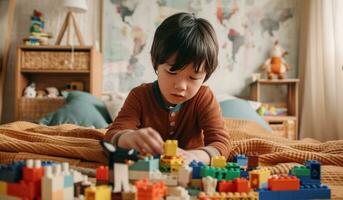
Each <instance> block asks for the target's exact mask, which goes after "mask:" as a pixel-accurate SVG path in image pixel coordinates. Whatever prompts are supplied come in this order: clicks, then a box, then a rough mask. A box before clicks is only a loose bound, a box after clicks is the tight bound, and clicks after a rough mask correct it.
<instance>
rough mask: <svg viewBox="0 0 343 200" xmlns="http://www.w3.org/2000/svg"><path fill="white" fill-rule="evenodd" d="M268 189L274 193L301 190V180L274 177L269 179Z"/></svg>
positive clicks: (292, 177)
mask: <svg viewBox="0 0 343 200" xmlns="http://www.w3.org/2000/svg"><path fill="white" fill-rule="evenodd" d="M268 188H269V190H272V191H285V190H299V189H300V180H299V179H298V178H297V177H295V176H274V177H272V178H269V179H268Z"/></svg>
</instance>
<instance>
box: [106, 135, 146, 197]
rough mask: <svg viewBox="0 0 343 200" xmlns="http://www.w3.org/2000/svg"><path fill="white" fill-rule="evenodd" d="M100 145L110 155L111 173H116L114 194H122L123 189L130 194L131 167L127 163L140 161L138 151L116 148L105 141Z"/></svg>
mask: <svg viewBox="0 0 343 200" xmlns="http://www.w3.org/2000/svg"><path fill="white" fill-rule="evenodd" d="M100 143H101V146H102V147H103V149H104V150H105V151H106V152H107V153H108V154H109V155H108V160H109V163H108V165H109V166H108V167H109V169H110V172H114V173H113V175H114V179H112V180H114V189H113V192H115V193H117V192H121V191H122V189H123V190H124V192H129V190H130V188H129V167H128V164H127V162H128V161H130V160H131V161H137V160H138V159H139V156H138V155H139V153H138V151H136V150H134V149H123V148H119V147H115V146H114V145H113V144H111V143H108V142H105V141H101V142H100ZM110 174H111V173H110ZM110 176H111V175H110ZM110 180H111V178H110Z"/></svg>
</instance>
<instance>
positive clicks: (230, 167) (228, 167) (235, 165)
mask: <svg viewBox="0 0 343 200" xmlns="http://www.w3.org/2000/svg"><path fill="white" fill-rule="evenodd" d="M226 169H240V166H239V165H238V164H237V163H234V162H229V163H227V164H226Z"/></svg>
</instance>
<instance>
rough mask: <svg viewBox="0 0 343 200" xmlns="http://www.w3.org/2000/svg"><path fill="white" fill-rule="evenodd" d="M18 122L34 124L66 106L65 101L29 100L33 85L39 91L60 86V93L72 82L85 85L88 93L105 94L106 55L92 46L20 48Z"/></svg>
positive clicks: (18, 63)
mask: <svg viewBox="0 0 343 200" xmlns="http://www.w3.org/2000/svg"><path fill="white" fill-rule="evenodd" d="M15 81H16V94H15V96H16V103H15V116H16V117H15V118H16V120H24V121H34V120H36V119H38V118H40V117H43V116H44V115H46V114H47V113H49V112H52V111H54V110H56V109H57V108H59V107H61V106H62V105H63V104H64V98H61V97H58V98H25V97H23V92H24V90H25V88H26V87H27V86H28V85H29V84H30V83H33V82H34V83H35V84H36V90H44V89H45V88H47V87H56V88H58V89H59V90H60V91H61V90H63V89H65V85H66V84H68V83H71V82H75V81H77V82H82V83H83V85H84V91H86V92H89V93H91V94H93V95H94V96H99V97H100V95H101V91H102V56H101V54H100V53H99V52H97V51H96V50H95V48H94V47H91V46H82V47H81V46H77V47H71V46H25V45H21V46H18V47H17V64H16V79H15Z"/></svg>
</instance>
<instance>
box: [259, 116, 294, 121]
mask: <svg viewBox="0 0 343 200" xmlns="http://www.w3.org/2000/svg"><path fill="white" fill-rule="evenodd" d="M263 119H264V120H266V121H267V122H284V121H288V120H297V117H296V116H264V117H263Z"/></svg>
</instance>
